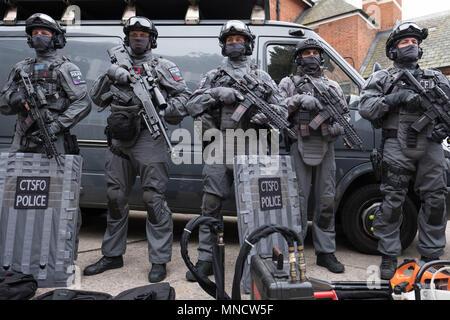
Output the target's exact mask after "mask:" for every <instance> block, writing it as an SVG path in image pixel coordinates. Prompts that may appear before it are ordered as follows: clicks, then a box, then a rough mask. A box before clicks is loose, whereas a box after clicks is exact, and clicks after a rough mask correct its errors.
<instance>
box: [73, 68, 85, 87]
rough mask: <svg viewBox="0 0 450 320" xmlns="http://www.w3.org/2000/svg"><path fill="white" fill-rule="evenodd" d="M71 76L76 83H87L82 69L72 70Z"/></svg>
mask: <svg viewBox="0 0 450 320" xmlns="http://www.w3.org/2000/svg"><path fill="white" fill-rule="evenodd" d="M70 76H71V77H72V82H73V84H75V85H79V84H85V83H86V81H85V80H84V79H83V75H82V74H81V71H79V70H74V71H70Z"/></svg>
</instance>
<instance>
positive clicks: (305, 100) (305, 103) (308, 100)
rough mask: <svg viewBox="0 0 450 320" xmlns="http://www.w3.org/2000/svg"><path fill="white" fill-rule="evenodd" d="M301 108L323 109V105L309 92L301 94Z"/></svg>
mask: <svg viewBox="0 0 450 320" xmlns="http://www.w3.org/2000/svg"><path fill="white" fill-rule="evenodd" d="M298 102H299V105H300V108H302V109H304V110H308V111H314V110H317V111H322V109H323V107H322V105H321V104H320V101H319V100H317V99H316V98H315V97H313V96H311V95H309V94H301V95H300V97H299V98H298Z"/></svg>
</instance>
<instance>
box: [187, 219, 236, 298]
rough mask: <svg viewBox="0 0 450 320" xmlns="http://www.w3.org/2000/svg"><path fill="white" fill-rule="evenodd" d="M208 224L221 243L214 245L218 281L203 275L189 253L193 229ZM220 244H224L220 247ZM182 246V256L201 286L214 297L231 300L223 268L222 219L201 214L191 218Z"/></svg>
mask: <svg viewBox="0 0 450 320" xmlns="http://www.w3.org/2000/svg"><path fill="white" fill-rule="evenodd" d="M202 224H204V225H207V226H208V227H209V229H210V230H211V232H212V233H214V234H216V235H217V236H218V238H219V245H218V246H213V270H214V279H215V281H216V283H214V282H212V281H211V280H209V278H208V277H202V276H200V275H199V273H198V270H197V267H196V266H194V264H193V263H192V262H191V260H190V258H189V254H188V243H189V238H190V235H191V233H192V231H193V230H195V229H196V228H198V227H199V226H200V225H202ZM219 246H222V247H221V248H219ZM180 247H181V257H182V258H183V261H184V263H185V264H186V266H187V268H188V269H189V271H191V273H192V274H193V275H194V277H195V279H196V280H197V282H198V284H199V285H200V287H201V288H202V289H203V290H205V292H206V293H208V294H209V295H210V296H212V297H213V298H214V299H219V300H229V299H230V297H229V296H228V295H227V294H226V292H225V290H224V279H225V277H224V270H223V255H224V249H223V223H222V221H220V220H218V219H216V218H213V217H206V216H199V217H196V218H194V219H192V220H190V221H189V222H188V223H187V224H186V226H185V228H184V231H183V233H182V235H181V240H180Z"/></svg>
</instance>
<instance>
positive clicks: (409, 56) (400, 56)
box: [395, 44, 419, 63]
mask: <svg viewBox="0 0 450 320" xmlns="http://www.w3.org/2000/svg"><path fill="white" fill-rule="evenodd" d="M395 60H396V61H397V62H399V63H411V62H416V61H417V60H419V46H416V45H414V44H411V45H409V46H406V47H403V48H397V58H396V59H395Z"/></svg>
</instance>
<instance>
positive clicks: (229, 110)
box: [211, 64, 258, 130]
mask: <svg viewBox="0 0 450 320" xmlns="http://www.w3.org/2000/svg"><path fill="white" fill-rule="evenodd" d="M248 68H249V69H250V70H248ZM248 68H247V70H248V73H249V74H250V75H251V76H252V77H254V78H255V79H257V80H258V71H257V69H258V66H257V65H255V64H251V65H250V66H248ZM219 71H220V68H219V69H218V72H217V73H216V74H215V75H214V77H213V78H212V80H211V88H217V87H230V82H231V79H230V78H229V77H228V76H223V77H222V76H221V75H220V73H219ZM229 72H230V73H231V74H232V75H233V76H235V77H236V78H238V79H241V78H242V77H241V76H240V75H237V74H235V73H233V71H229ZM242 81H245V80H243V79H242ZM236 107H237V104H236V103H235V104H231V105H222V106H221V107H220V108H218V109H217V111H216V114H215V115H214V118H218V127H219V128H220V130H226V129H237V128H241V129H244V130H246V129H247V128H248V123H249V121H250V119H249V117H250V114H249V112H247V114H245V115H244V116H243V117H242V118H241V120H240V121H239V122H236V121H234V120H233V119H231V116H232V115H233V113H234V111H235V110H236ZM213 112H214V111H213Z"/></svg>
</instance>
